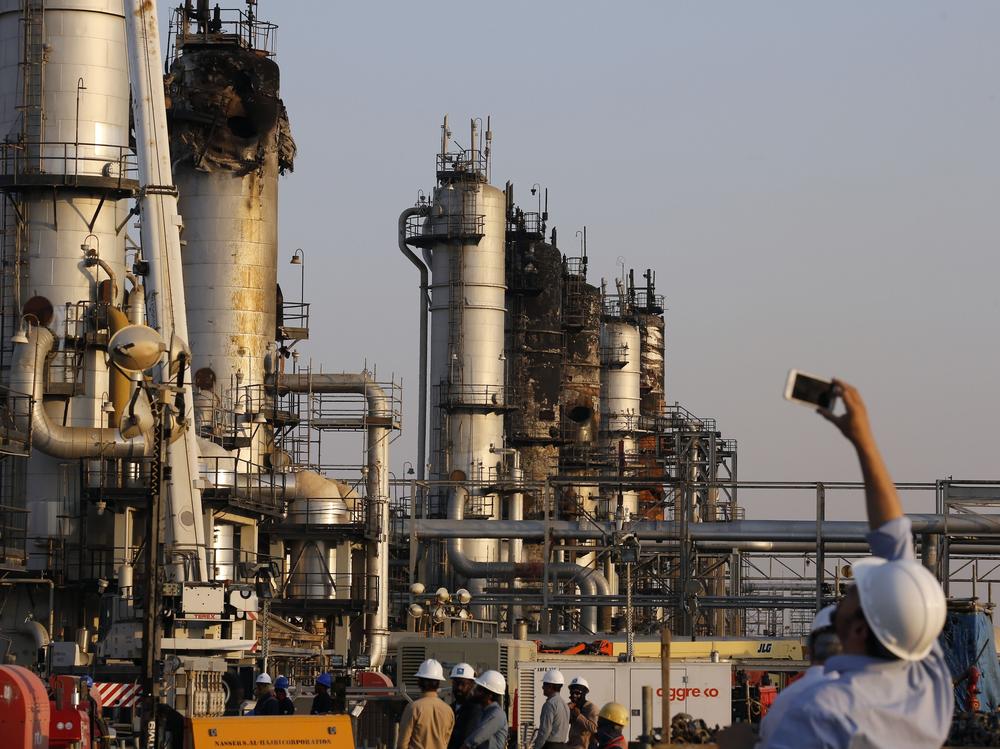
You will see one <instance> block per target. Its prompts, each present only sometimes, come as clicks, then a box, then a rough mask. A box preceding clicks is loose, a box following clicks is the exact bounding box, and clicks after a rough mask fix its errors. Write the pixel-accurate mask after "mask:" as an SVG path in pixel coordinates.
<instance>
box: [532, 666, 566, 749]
mask: <svg viewBox="0 0 1000 749" xmlns="http://www.w3.org/2000/svg"><path fill="white" fill-rule="evenodd" d="M565 683H566V678H565V677H564V676H563V675H562V671H560V670H559V669H558V668H551V669H549V670H548V671H546V672H545V676H543V677H542V694H544V695H545V697H546V700H545V704H544V705H542V713H541V715H540V716H539V717H538V729H537V730H536V731H535V740H534V743H533V744H532V749H566V741H567V740H568V739H569V707H568V706H567V705H566V703H565V702H564V701H563V698H562V688H563V685H564V684H565Z"/></svg>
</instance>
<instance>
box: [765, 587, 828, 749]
mask: <svg viewBox="0 0 1000 749" xmlns="http://www.w3.org/2000/svg"><path fill="white" fill-rule="evenodd" d="M836 608H837V607H836V606H835V605H830V606H826V607H824V608H822V609H820V610H819V611H818V612H817V613H816V616H815V617H813V620H812V625H811V626H810V627H809V638H808V639H807V641H806V653H807V654H808V656H809V664H810V665H809V668H808V669H806V672H805V673H804V674H803V675H802V676H801V677H800V678H799V679H797V680H796V681H794V682H792V683H791V684H789V685H788V686H787V687H785V688H784V689H782V690H781V692H780V693H779V694H778V698H777V699H776V700H775V701H774V702H773V703H772V704H771V707H769V708H768V709H767V715H765V716H764V719H763V720H762V721H761V722H760V738H761V741H767V739H768V738H769V737H770V736H771V735H772V734H773V733H774V729H775V728H776V727H777V726H778V724H779V723H780V722H781V719H782V718H783V717H784V715H785V711H786V710H787V709H788V707H789V705H791V704H792V703H793V701H794V700H795V699H796V698H797V697H798V695H799V694H800V693H801V692H803V691H804V690H806V689H808V688H809V687H811V686H812V685H813V684H815V683H816V682H817V681H821V680H823V679H833V678H836V676H837V672H836V671H833V670H830V671H827V670H826V669H825V668H824V664H825V663H826V661H827V659H828V658H830V657H832V656H834V655H836V654H837V653H839V652H840V651H841V646H840V638H838V637H837V633H836V632H835V631H834V628H833V612H834V610H835V609H836Z"/></svg>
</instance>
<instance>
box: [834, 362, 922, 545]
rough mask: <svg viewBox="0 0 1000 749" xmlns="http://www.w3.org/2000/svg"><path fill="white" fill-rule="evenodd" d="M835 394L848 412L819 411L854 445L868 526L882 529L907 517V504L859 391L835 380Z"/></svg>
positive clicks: (873, 528)
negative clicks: (903, 499)
mask: <svg viewBox="0 0 1000 749" xmlns="http://www.w3.org/2000/svg"><path fill="white" fill-rule="evenodd" d="M833 386H834V392H835V393H836V394H837V396H838V397H839V398H840V399H841V400H842V401H843V402H844V409H845V411H844V413H843V414H841V415H839V416H834V415H833V413H832V412H830V411H828V410H826V409H823V408H821V409H818V410H819V412H820V414H822V415H823V417H824V418H826V419H827V420H828V421H831V422H833V423H834V424H835V425H836V426H837V428H838V429H840V431H841V432H842V433H843V435H844V436H845V437H847V439H848V440H849V441H850V443H851V444H852V445H854V449H855V450H856V451H857V453H858V460H859V462H860V463H861V475H862V476H863V477H864V482H865V504H866V506H867V510H868V527H869V528H871V529H872V530H875V529H877V528H881V527H882V526H883V525H885V524H886V523H888V522H889V521H890V520H895V519H896V518H899V517H902V516H903V505H902V504H901V503H900V501H899V494H897V493H896V486H895V484H893V482H892V477H891V476H890V475H889V469H887V468H886V467H885V461H884V460H882V454H881V453H880V452H879V450H878V445H877V444H875V435H873V434H872V428H871V424H870V423H869V421H868V411H867V410H866V409H865V403H864V401H863V400H862V399H861V394H860V393H858V391H857V389H856V388H854V387H853V386H851V385H848V384H847V383H846V382H843V381H841V380H834V381H833Z"/></svg>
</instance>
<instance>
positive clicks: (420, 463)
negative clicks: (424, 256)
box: [399, 205, 431, 481]
mask: <svg viewBox="0 0 1000 749" xmlns="http://www.w3.org/2000/svg"><path fill="white" fill-rule="evenodd" d="M430 211H431V208H430V206H429V205H418V206H414V207H413V208H407V209H406V210H405V211H403V212H402V213H400V214H399V250H400V252H402V253H403V254H404V255H406V257H407V258H408V259H409V261H410V262H411V263H413V265H415V266H416V268H417V270H418V271H419V272H420V363H419V367H420V378H419V386H418V389H419V391H420V392H419V393H418V394H417V397H418V398H419V400H420V404H419V407H418V409H417V432H418V436H417V481H423V480H424V476H425V471H426V464H427V343H428V342H427V312H428V309H429V307H428V304H429V301H430V300H429V299H428V298H427V289H428V288H429V286H428V278H429V275H428V274H429V270H428V268H427V264H426V263H425V262H424V261H423V260H421V259H420V258H418V257H417V256H416V255H415V254H414V253H413V250H411V249H410V248H409V247H408V246H407V244H406V222H407V220H408V219H409V218H410V217H411V216H426V215H427V214H429V213H430Z"/></svg>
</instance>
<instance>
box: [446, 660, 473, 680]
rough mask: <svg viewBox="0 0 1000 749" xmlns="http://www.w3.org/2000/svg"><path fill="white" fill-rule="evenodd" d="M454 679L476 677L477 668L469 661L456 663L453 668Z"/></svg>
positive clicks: (452, 675) (452, 676)
mask: <svg viewBox="0 0 1000 749" xmlns="http://www.w3.org/2000/svg"><path fill="white" fill-rule="evenodd" d="M451 678H452V679H475V678H476V669H474V668H473V667H472V666H470V665H469V664H468V663H456V664H455V667H454V668H452V669H451Z"/></svg>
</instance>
